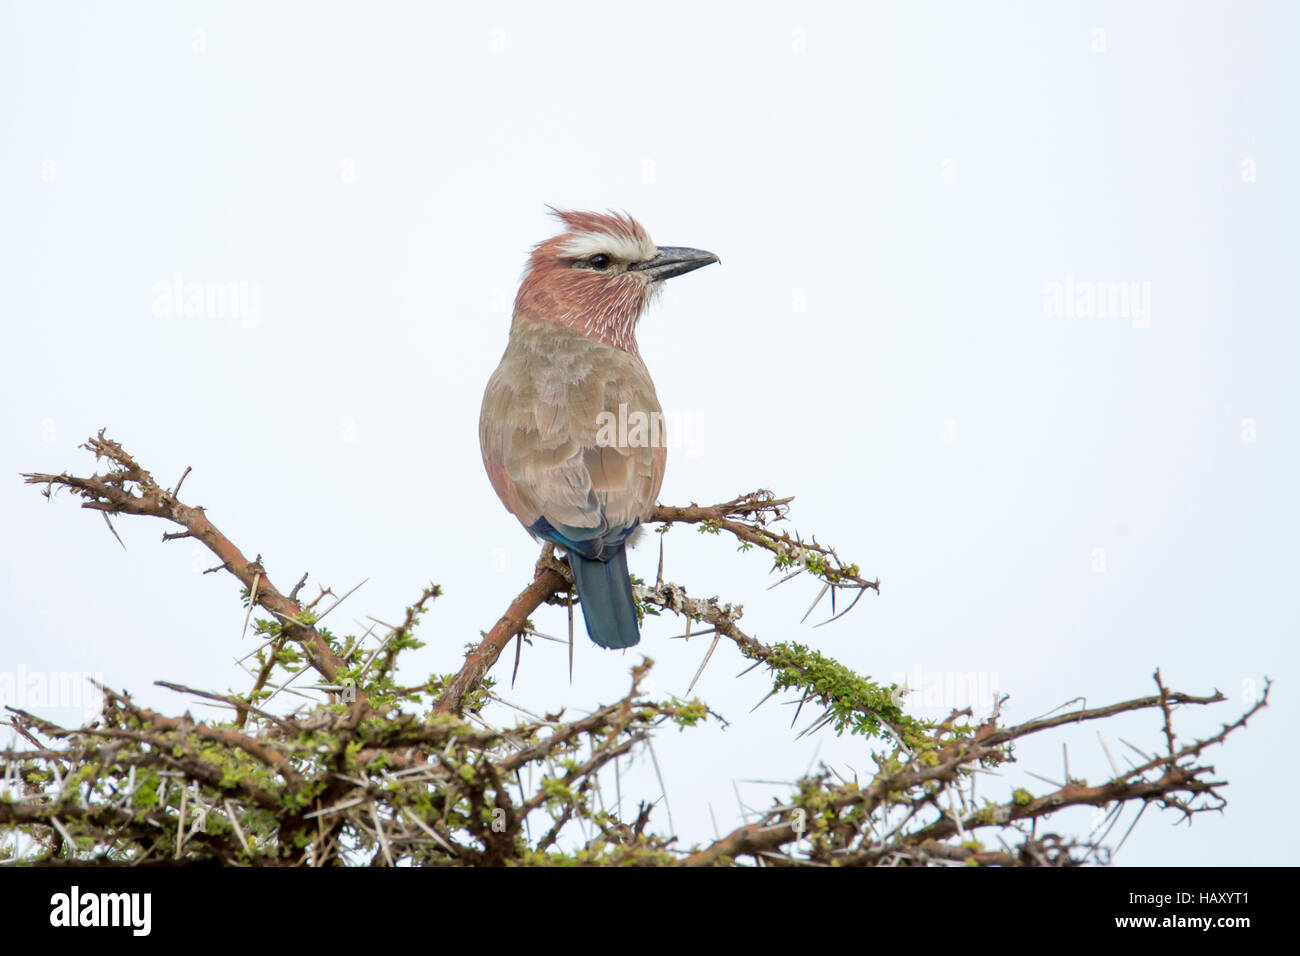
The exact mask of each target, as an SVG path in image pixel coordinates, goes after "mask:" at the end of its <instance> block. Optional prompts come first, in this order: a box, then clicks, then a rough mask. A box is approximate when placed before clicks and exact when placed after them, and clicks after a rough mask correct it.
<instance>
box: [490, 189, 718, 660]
mask: <svg viewBox="0 0 1300 956" xmlns="http://www.w3.org/2000/svg"><path fill="white" fill-rule="evenodd" d="M548 208H549V209H550V212H551V213H552V215H554V216H555V218H556V219H558V220H559V222H560V224H561V226H562V227H563V228H562V231H561V232H560V233H559V234H558V235H555V236H552V237H551V238H548V239H545V240H543V241H541V242H539V243H537V244H536V245H535V246H534V247H533V248H532V251H531V253H530V254H529V256H528V261H527V264H526V266H525V268H524V274H523V278H522V279H521V280H520V284H519V290H518V293H517V295H516V296H515V304H514V314H513V316H512V319H511V323H510V334H509V338H508V340H507V343H506V349H505V353H504V354H503V355H502V356H501V362H500V364H499V365H498V366H497V368H496V371H495V372H493V373H492V376H491V378H490V379H489V380H488V383H487V388H486V389H485V390H484V392H483V406H482V409H481V412H480V414H479V445H480V448H481V450H482V453H483V466H484V468H485V469H486V470H487V474H488V479H489V480H490V481H491V483H492V487H493V489H494V490H495V491H496V493H497V497H499V498H500V499H501V502H502V504H504V505H505V506H506V508H507V509H508V510H509V511H510V512H511V513H512V514H513V515H514V516H515V517H516V518H518V519H519V522H520V523H521V524H522V525H523V526H524V528H525V529H527V530H528V532H529V533H530V534H531V535H532V536H533V538H534V539H536V540H540V541H546V542H550V543H551V544H553V545H556V546H558V547H560V548H562V549H563V550H564V551H565V552H567V554H568V561H569V567H570V569H571V570H572V571H573V580H574V586H575V588H576V589H577V592H578V602H579V604H580V605H581V607H582V614H583V619H584V621H585V622H586V625H587V634H588V636H589V637H590V638H591V640H592V641H593V642H594V643H596V644H597V645H599V646H601V647H605V648H627V647H632V646H634V645H635V644H636V643H637V642H638V641H639V640H640V639H641V634H640V626H639V624H638V621H637V611H636V601H635V599H634V597H633V594H632V582H631V579H630V577H629V574H628V565H627V548H628V546H629V544H630V543H631V542H632V541H633V540H634V539H635V537H636V535H637V534H638V533H639V529H640V525H641V522H643V521H645V520H647V519H649V517H650V515H651V513H652V512H653V510H654V506H655V503H656V502H657V500H658V497H659V489H660V486H661V485H662V484H663V478H664V468H665V466H666V464H667V457H668V456H667V446H666V435H665V433H664V429H663V410H662V408H661V407H660V405H659V399H658V397H657V396H656V394H655V386H654V381H653V380H652V379H651V377H650V372H649V371H648V370H647V369H646V366H645V362H644V361H643V360H642V358H641V353H640V351H639V350H638V348H637V341H636V327H637V323H638V321H639V320H640V318H641V316H642V315H643V314H644V313H645V311H646V309H647V308H648V307H649V305H650V303H651V302H652V301H654V299H655V298H656V297H657V296H658V294H659V292H660V290H661V288H662V286H663V283H664V281H665V280H667V279H671V278H673V277H675V276H680V275H685V274H686V273H688V272H693V271H695V270H696V269H699V268H701V267H703V266H707V265H709V264H710V263H715V262H719V261H720V260H719V259H718V257H717V256H716V255H714V254H713V253H711V252H705V251H704V250H702V249H690V248H686V247H683V246H657V245H655V243H654V242H653V241H652V240H651V239H650V235H649V233H648V232H646V230H645V228H644V227H643V226H642V225H641V224H640V223H639V222H637V221H636V220H635V219H633V218H632V217H631V216H630V215H628V214H627V213H626V212H621V213H617V212H613V211H607V212H576V211H572V210H564V209H557V208H555V207H548Z"/></svg>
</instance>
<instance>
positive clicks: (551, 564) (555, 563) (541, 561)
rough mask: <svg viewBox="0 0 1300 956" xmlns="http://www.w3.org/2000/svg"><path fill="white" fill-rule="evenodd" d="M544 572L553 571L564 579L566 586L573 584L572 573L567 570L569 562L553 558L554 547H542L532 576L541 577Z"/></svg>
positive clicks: (547, 545)
mask: <svg viewBox="0 0 1300 956" xmlns="http://www.w3.org/2000/svg"><path fill="white" fill-rule="evenodd" d="M544 571H554V572H555V573H556V574H558V575H559V576H560V577H562V578H564V580H565V581H566V582H567V583H568V584H570V585H572V584H573V571H572V570H570V568H569V562H568V561H567V560H563V561H562V560H560V559H559V558H557V557H556V556H555V545H553V544H549V543H548V544H544V545H542V553H541V554H540V555H539V556H538V558H537V567H536V569H535V572H534V576H535V577H541V575H542V573H543V572H544Z"/></svg>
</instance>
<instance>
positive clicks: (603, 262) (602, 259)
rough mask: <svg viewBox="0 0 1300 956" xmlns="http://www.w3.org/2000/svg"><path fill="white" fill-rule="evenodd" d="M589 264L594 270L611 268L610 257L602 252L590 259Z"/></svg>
mask: <svg viewBox="0 0 1300 956" xmlns="http://www.w3.org/2000/svg"><path fill="white" fill-rule="evenodd" d="M587 262H589V263H590V264H591V267H592V268H593V269H604V268H607V267H608V266H609V256H607V255H605V254H604V253H603V252H601V253H598V254H596V255H594V256H592V257H591V258H590V259H588V260H587Z"/></svg>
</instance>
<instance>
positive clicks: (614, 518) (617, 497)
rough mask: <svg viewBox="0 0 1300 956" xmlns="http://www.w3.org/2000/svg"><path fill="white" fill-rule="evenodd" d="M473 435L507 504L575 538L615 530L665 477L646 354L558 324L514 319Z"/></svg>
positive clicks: (526, 519)
mask: <svg viewBox="0 0 1300 956" xmlns="http://www.w3.org/2000/svg"><path fill="white" fill-rule="evenodd" d="M521 326H522V328H521ZM533 326H537V327H536V328H534V327H533ZM620 406H621V408H620ZM479 440H480V443H481V445H482V450H483V462H484V465H485V466H486V467H487V471H488V475H489V477H490V478H491V480H492V484H493V486H494V487H495V488H496V491H497V494H498V495H499V496H500V498H501V500H502V501H503V502H504V503H505V505H506V507H507V508H509V509H510V510H511V511H512V512H513V513H514V514H515V516H516V517H518V518H519V520H520V521H521V522H523V524H524V526H525V527H528V528H530V529H531V528H532V527H533V526H534V524H535V523H536V522H537V521H538V519H539V518H545V519H546V521H547V522H548V523H549V524H550V525H551V526H552V527H554V528H555V529H557V530H559V531H560V533H561V534H563V535H565V536H566V537H569V538H570V539H571V540H581V541H592V542H595V541H598V540H604V539H607V538H608V539H610V540H612V539H614V538H616V537H617V538H618V539H619V540H621V536H622V532H624V531H626V530H627V529H630V528H632V527H634V526H635V525H636V523H637V522H638V521H640V520H642V519H644V518H647V517H649V514H650V511H651V509H653V507H654V504H655V500H656V499H657V498H658V495H659V487H660V485H661V483H662V481H663V473H664V465H665V461H666V450H665V448H664V441H665V436H664V433H663V423H662V412H661V410H660V408H659V400H658V398H657V397H656V396H655V390H654V383H653V382H651V380H650V375H649V373H648V372H647V371H646V368H645V366H644V364H642V362H641V360H640V359H639V358H638V357H636V356H634V355H631V354H629V353H627V352H623V351H621V350H619V349H615V348H612V347H610V346H607V345H604V344H602V343H600V342H596V341H593V340H591V339H588V338H586V337H584V336H580V335H577V334H575V333H573V332H570V331H568V330H566V329H561V328H558V327H556V326H551V325H542V324H541V323H524V322H520V323H517V324H516V329H515V331H514V333H512V336H511V342H510V345H509V346H508V347H507V349H506V354H505V355H504V356H503V357H502V360H501V364H500V366H499V367H498V368H497V370H496V372H495V373H494V374H493V376H492V378H491V380H490V381H489V382H488V387H487V391H486V392H485V393H484V396H483V410H482V415H481V417H480V419H479Z"/></svg>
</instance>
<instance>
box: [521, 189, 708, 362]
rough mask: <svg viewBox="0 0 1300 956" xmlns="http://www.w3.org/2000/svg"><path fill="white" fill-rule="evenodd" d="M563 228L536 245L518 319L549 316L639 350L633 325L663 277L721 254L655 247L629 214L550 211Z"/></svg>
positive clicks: (626, 348) (627, 348) (691, 268)
mask: <svg viewBox="0 0 1300 956" xmlns="http://www.w3.org/2000/svg"><path fill="white" fill-rule="evenodd" d="M551 212H552V213H554V215H555V216H556V218H558V219H559V220H560V221H561V222H562V223H563V224H564V226H565V231H564V232H562V233H560V234H559V235H558V236H553V237H552V238H550V239H547V240H545V241H543V242H539V243H538V244H537V245H536V246H534V247H533V251H532V254H531V255H530V256H529V257H528V266H527V268H526V269H525V271H524V278H523V281H522V282H521V283H520V285H519V294H518V296H516V297H515V318H516V320H518V319H520V318H523V319H531V320H534V321H542V322H552V323H555V324H556V325H562V326H565V327H566V328H570V329H572V330H574V331H576V332H580V333H582V334H584V335H589V336H591V337H592V338H596V339H599V340H600V341H602V342H605V343H606V344H608V345H612V346H614V347H615V348H620V349H623V350H624V351H628V352H632V353H633V354H635V353H636V351H637V348H636V335H635V332H636V323H637V320H638V319H639V318H640V317H641V313H642V312H644V311H645V308H646V306H647V305H649V304H650V301H651V299H653V298H654V296H655V295H656V294H657V293H658V292H659V290H660V288H661V287H662V285H663V281H664V280H665V279H671V278H672V277H673V276H679V275H684V274H686V273H687V272H692V271H694V270H695V269H698V268H700V267H701V266H707V265H708V264H709V263H711V262H718V261H719V260H718V257H717V256H715V255H714V254H713V253H711V252H704V251H702V250H700V249H686V248H683V247H680V246H656V245H655V244H654V242H652V241H651V239H650V236H649V234H648V233H647V232H646V231H645V229H644V227H642V225H641V224H640V223H639V222H637V221H636V220H635V219H633V218H632V217H631V216H629V215H627V214H626V213H623V214H619V213H613V212H610V213H596V212H569V211H566V210H560V209H554V208H552V209H551Z"/></svg>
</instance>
